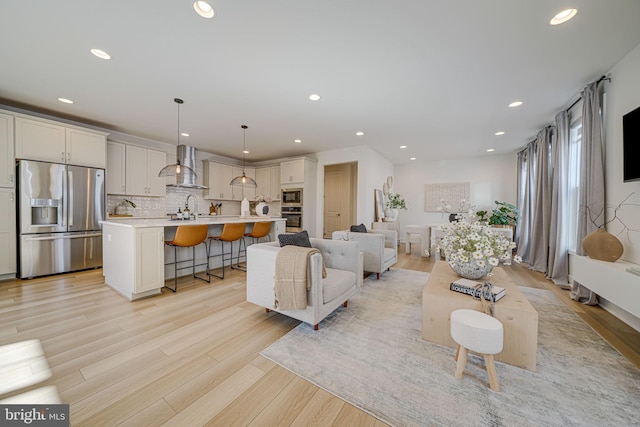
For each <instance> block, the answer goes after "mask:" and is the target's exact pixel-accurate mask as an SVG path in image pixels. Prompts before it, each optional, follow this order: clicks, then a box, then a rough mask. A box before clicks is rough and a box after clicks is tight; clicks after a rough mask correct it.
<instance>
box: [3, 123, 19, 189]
mask: <svg viewBox="0 0 640 427" xmlns="http://www.w3.org/2000/svg"><path fill="white" fill-rule="evenodd" d="M15 161H16V158H15V156H14V155H13V116H10V115H8V114H3V113H0V187H13V185H14V182H15V179H14V173H15Z"/></svg>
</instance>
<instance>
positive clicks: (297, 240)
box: [278, 230, 311, 248]
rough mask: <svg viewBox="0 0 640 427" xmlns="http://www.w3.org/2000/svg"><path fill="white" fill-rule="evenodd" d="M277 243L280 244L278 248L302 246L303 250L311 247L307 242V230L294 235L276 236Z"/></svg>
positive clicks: (308, 241)
mask: <svg viewBox="0 0 640 427" xmlns="http://www.w3.org/2000/svg"><path fill="white" fill-rule="evenodd" d="M278 242H280V246H281V247H282V246H287V245H293V246H302V247H305V248H310V247H311V241H310V240H309V233H307V230H303V231H301V232H299V233H295V234H278Z"/></svg>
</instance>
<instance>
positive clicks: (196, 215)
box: [184, 194, 198, 220]
mask: <svg viewBox="0 0 640 427" xmlns="http://www.w3.org/2000/svg"><path fill="white" fill-rule="evenodd" d="M190 197H192V198H193V200H195V201H196V210H195V211H193V219H194V220H197V219H198V198H197V197H196V196H194V195H193V194H189V195H187V200H185V202H184V207H185V208H187V209H188V208H189V198H190Z"/></svg>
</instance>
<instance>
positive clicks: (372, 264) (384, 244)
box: [331, 230, 398, 279]
mask: <svg viewBox="0 0 640 427" xmlns="http://www.w3.org/2000/svg"><path fill="white" fill-rule="evenodd" d="M331 237H332V239H333V240H346V241H349V242H358V243H359V244H360V250H361V251H362V253H363V254H364V271H368V272H371V273H376V277H377V278H378V279H380V273H382V272H383V271H385V270H388V269H389V268H390V267H391V266H392V265H394V264H395V263H396V262H398V233H397V232H396V231H395V230H370V231H367V232H366V233H357V232H353V231H347V230H344V231H334V232H333V234H332V235H331Z"/></svg>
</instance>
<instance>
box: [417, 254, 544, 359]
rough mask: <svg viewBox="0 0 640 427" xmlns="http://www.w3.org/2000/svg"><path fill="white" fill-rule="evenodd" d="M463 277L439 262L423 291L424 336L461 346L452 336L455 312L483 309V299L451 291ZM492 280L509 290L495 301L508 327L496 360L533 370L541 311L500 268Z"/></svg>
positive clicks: (504, 324)
mask: <svg viewBox="0 0 640 427" xmlns="http://www.w3.org/2000/svg"><path fill="white" fill-rule="evenodd" d="M458 278H459V276H458V275H457V274H456V273H455V272H454V271H453V270H452V269H451V267H449V264H447V263H446V262H445V261H436V263H435V265H434V267H433V270H432V271H431V274H430V276H429V280H428V281H427V284H426V285H425V287H424V289H423V291H422V338H423V339H424V340H426V341H431V342H434V343H436V344H440V345H445V346H447V347H453V348H455V347H457V344H456V343H455V341H453V338H451V333H450V331H451V312H452V311H454V310H457V309H460V308H466V309H470V310H478V311H482V302H481V301H478V300H475V299H473V297H471V296H469V295H465V294H462V293H459V292H454V291H451V290H449V285H450V284H451V282H453V281H455V280H456V279H458ZM491 283H493V284H494V285H496V286H501V287H503V288H505V289H506V290H507V294H506V295H505V296H504V297H503V298H502V299H500V300H499V301H498V302H496V303H495V318H496V319H498V320H500V321H501V322H502V325H503V327H504V347H503V349H502V352H501V353H499V354H497V355H496V356H495V360H497V361H499V362H503V363H508V364H510V365H514V366H518V367H520V368H524V369H528V370H530V371H535V370H536V364H537V356H538V312H537V311H536V309H535V308H533V306H532V305H531V303H530V302H529V300H527V298H526V297H525V296H524V295H523V294H522V292H520V289H518V286H516V284H515V283H513V282H512V281H511V279H509V277H508V276H507V273H505V271H504V270H503V269H502V268H500V267H495V268H494V269H493V275H492V276H491Z"/></svg>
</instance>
